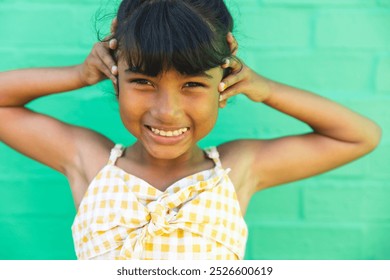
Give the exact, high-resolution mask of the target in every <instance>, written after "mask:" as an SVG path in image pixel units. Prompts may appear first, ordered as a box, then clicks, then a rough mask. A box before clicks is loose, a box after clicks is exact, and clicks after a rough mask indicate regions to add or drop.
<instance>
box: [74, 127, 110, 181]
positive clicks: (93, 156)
mask: <svg viewBox="0 0 390 280" xmlns="http://www.w3.org/2000/svg"><path fill="white" fill-rule="evenodd" d="M74 137H75V138H76V139H77V147H76V148H77V158H76V159H75V164H74V166H73V168H72V169H71V170H70V171H69V173H68V174H66V176H67V177H68V179H69V180H70V181H72V180H76V181H79V182H80V181H86V182H90V181H91V180H92V179H93V177H94V176H95V175H96V174H97V173H98V171H99V170H100V169H101V168H103V166H104V165H106V164H107V162H108V159H109V155H110V151H111V149H112V148H113V147H114V143H113V142H112V141H111V140H110V139H109V138H107V137H106V136H104V135H102V134H100V133H98V132H96V131H93V130H90V129H85V128H81V127H79V128H75V129H74Z"/></svg>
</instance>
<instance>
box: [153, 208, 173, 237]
mask: <svg viewBox="0 0 390 280" xmlns="http://www.w3.org/2000/svg"><path fill="white" fill-rule="evenodd" d="M147 210H148V212H149V215H148V217H147V221H148V222H149V223H148V224H147V230H148V233H149V234H150V235H152V236H156V235H162V234H164V233H170V232H172V231H173V230H174V229H175V227H172V226H171V225H170V221H171V219H172V218H173V217H174V216H175V214H176V213H175V212H174V211H172V210H171V209H169V208H168V207H167V206H166V205H165V204H163V203H161V202H159V201H152V202H150V203H149V204H148V205H147Z"/></svg>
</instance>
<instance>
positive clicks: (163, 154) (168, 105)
mask: <svg viewBox="0 0 390 280" xmlns="http://www.w3.org/2000/svg"><path fill="white" fill-rule="evenodd" d="M118 70H119V73H118V74H119V79H118V81H119V82H118V83H119V84H118V88H119V107H120V115H121V118H122V121H123V123H124V125H125V127H126V128H127V129H128V130H129V131H130V133H131V134H133V135H134V136H135V137H136V138H137V139H138V141H139V142H140V143H141V144H142V146H143V148H144V149H145V150H146V151H147V152H148V154H149V155H150V156H152V157H154V158H157V159H175V158H178V157H179V156H181V155H183V154H185V153H186V152H188V151H190V150H191V149H192V148H193V147H194V146H195V145H196V143H197V142H198V141H199V140H200V139H202V138H203V137H205V136H206V135H207V134H208V133H209V132H210V131H211V129H212V128H213V127H214V125H215V122H216V120H217V116H218V104H219V92H218V85H219V83H220V82H221V80H222V75H223V70H222V68H221V67H216V68H213V69H210V70H208V71H206V72H205V73H203V74H199V75H193V76H184V75H182V74H180V73H178V72H177V71H176V70H174V69H173V70H168V71H166V72H163V73H161V74H160V75H159V76H157V77H151V76H147V75H145V74H142V73H137V72H132V71H131V70H130V69H128V67H127V64H126V63H125V62H124V61H119V62H118Z"/></svg>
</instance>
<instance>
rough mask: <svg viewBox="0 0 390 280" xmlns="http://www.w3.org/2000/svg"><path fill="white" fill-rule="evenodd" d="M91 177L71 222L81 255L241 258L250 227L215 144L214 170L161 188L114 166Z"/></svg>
mask: <svg viewBox="0 0 390 280" xmlns="http://www.w3.org/2000/svg"><path fill="white" fill-rule="evenodd" d="M123 150H124V147H123V146H122V145H115V147H114V148H113V149H112V151H111V155H110V159H109V162H108V164H107V165H106V166H105V167H103V169H102V170H100V172H99V173H98V174H97V175H96V177H95V178H94V179H93V180H92V182H91V184H90V186H89V187H88V190H87V192H86V194H85V196H84V198H83V200H82V202H81V204H80V207H79V209H78V212H77V215H76V217H75V220H74V222H73V225H72V233H73V239H74V245H75V250H76V254H77V257H78V258H79V259H142V260H194V259H198V260H207V259H210V260H228V259H242V258H243V257H244V253H245V245H246V240H247V235H248V228H247V225H246V223H245V221H244V219H243V216H242V214H241V210H240V206H239V203H238V200H237V196H236V192H235V189H234V186H233V184H232V182H231V180H230V179H229V176H228V172H229V171H230V170H229V169H227V170H225V169H223V168H222V166H221V162H220V160H219V154H218V151H217V149H216V148H215V147H212V148H209V149H206V153H207V155H208V156H209V157H210V158H211V159H213V160H214V162H215V167H214V168H213V169H209V170H204V171H201V172H198V173H196V174H193V175H190V176H188V177H185V178H182V179H180V180H178V181H177V182H175V183H173V184H172V185H171V186H169V187H168V188H167V189H166V190H165V191H164V192H162V191H160V190H158V189H156V188H155V187H153V186H151V185H150V184H149V183H147V182H145V181H144V180H142V179H141V178H138V177H136V176H134V175H131V174H129V173H127V172H125V171H124V170H123V169H121V168H119V167H117V166H116V165H115V162H116V160H117V159H118V158H119V157H121V156H122V153H123Z"/></svg>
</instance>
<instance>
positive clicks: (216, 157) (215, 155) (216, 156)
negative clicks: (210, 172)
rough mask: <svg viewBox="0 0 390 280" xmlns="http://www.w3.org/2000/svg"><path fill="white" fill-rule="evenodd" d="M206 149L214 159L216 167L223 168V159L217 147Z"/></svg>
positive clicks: (208, 154)
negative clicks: (220, 157)
mask: <svg viewBox="0 0 390 280" xmlns="http://www.w3.org/2000/svg"><path fill="white" fill-rule="evenodd" d="M205 151H206V153H207V156H208V157H209V158H211V159H212V160H213V161H214V163H215V165H216V167H218V168H222V165H221V160H220V159H219V153H218V150H217V147H210V148H207V149H205Z"/></svg>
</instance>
